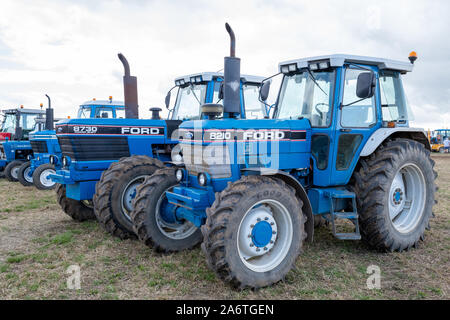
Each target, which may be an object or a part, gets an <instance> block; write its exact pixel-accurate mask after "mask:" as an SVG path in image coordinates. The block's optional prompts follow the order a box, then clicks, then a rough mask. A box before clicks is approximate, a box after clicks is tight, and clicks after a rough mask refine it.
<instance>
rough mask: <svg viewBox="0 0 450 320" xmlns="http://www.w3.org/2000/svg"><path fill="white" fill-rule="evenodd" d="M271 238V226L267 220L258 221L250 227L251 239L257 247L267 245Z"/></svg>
mask: <svg viewBox="0 0 450 320" xmlns="http://www.w3.org/2000/svg"><path fill="white" fill-rule="evenodd" d="M270 239H272V226H271V225H270V223H268V222H267V221H260V222H258V223H256V224H255V226H254V227H253V229H252V241H253V244H254V245H255V246H257V247H258V248H263V247H265V246H267V245H268V244H269V242H270Z"/></svg>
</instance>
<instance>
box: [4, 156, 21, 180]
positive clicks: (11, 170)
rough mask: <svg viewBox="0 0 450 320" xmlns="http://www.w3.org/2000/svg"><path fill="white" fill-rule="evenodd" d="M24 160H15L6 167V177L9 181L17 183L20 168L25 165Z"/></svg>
mask: <svg viewBox="0 0 450 320" xmlns="http://www.w3.org/2000/svg"><path fill="white" fill-rule="evenodd" d="M23 162H24V161H22V160H14V161H12V162H10V163H8V164H7V165H6V167H5V177H6V179H8V181H11V182H16V181H18V177H19V168H20V166H21V165H22V164H23Z"/></svg>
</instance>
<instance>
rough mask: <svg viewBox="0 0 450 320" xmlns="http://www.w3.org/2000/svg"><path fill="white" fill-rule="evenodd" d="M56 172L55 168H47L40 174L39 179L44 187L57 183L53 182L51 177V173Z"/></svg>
mask: <svg viewBox="0 0 450 320" xmlns="http://www.w3.org/2000/svg"><path fill="white" fill-rule="evenodd" d="M54 173H56V172H55V170H53V169H45V170H43V171H42V172H41V175H40V176H39V181H40V182H41V184H42V185H43V186H44V187H53V186H54V185H55V182H53V180H52V179H50V175H51V174H54Z"/></svg>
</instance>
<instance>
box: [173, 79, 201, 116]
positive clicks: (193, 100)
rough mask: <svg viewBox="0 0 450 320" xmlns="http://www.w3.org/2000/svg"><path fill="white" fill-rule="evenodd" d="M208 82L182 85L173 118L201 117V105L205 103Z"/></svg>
mask: <svg viewBox="0 0 450 320" xmlns="http://www.w3.org/2000/svg"><path fill="white" fill-rule="evenodd" d="M205 95H206V84H195V85H193V84H191V85H188V86H186V87H180V89H179V90H178V95H177V101H176V102H175V108H174V112H173V116H172V119H173V120H198V119H200V106H201V105H202V104H204V103H205Z"/></svg>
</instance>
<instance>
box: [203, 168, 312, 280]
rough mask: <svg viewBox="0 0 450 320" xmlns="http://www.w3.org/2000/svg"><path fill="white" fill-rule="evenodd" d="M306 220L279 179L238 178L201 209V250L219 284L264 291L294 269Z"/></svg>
mask: <svg viewBox="0 0 450 320" xmlns="http://www.w3.org/2000/svg"><path fill="white" fill-rule="evenodd" d="M306 220H307V219H306V216H305V215H304V214H303V212H302V201H301V200H300V199H298V198H297V197H296V195H295V190H294V189H293V188H292V187H290V186H288V185H286V184H285V183H284V182H283V181H281V180H279V179H273V178H269V177H263V176H246V177H242V178H241V179H240V180H239V181H236V182H234V183H231V184H229V185H228V187H227V188H226V189H225V190H223V191H222V192H221V193H220V194H218V195H217V196H216V200H215V202H214V203H213V205H212V206H211V208H209V209H207V219H206V224H205V225H203V226H202V233H203V244H202V249H203V252H204V253H205V255H206V259H207V261H208V265H209V266H210V267H211V268H212V269H213V270H214V271H215V272H216V274H217V275H218V276H219V277H220V278H221V279H222V280H223V281H225V282H227V283H230V284H231V285H232V286H234V287H236V288H239V289H243V288H247V287H248V288H260V287H265V286H268V285H271V284H273V283H276V282H278V281H280V280H282V279H284V278H285V276H286V275H287V273H288V272H289V271H290V270H291V269H292V268H293V267H294V265H295V261H296V259H297V257H298V256H299V254H300V253H301V251H302V246H303V242H304V240H305V239H306V236H307V235H306V231H305V222H306Z"/></svg>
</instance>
